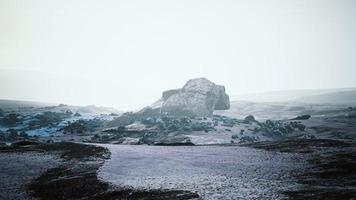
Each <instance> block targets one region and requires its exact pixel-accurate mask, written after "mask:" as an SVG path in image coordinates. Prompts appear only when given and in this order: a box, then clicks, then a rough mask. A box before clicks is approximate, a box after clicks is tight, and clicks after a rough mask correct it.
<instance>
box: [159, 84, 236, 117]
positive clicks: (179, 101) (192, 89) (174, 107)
mask: <svg viewBox="0 0 356 200" xmlns="http://www.w3.org/2000/svg"><path fill="white" fill-rule="evenodd" d="M229 108H230V100H229V96H228V95H227V94H226V93H225V87H224V86H222V85H216V84H214V83H213V82H211V81H209V80H208V79H206V78H197V79H192V80H189V81H188V82H187V83H186V84H185V85H184V87H183V88H181V89H174V90H168V91H165V92H163V94H162V98H161V108H160V110H161V113H168V114H170V115H174V116H192V117H210V116H212V115H213V111H214V110H226V109H229Z"/></svg>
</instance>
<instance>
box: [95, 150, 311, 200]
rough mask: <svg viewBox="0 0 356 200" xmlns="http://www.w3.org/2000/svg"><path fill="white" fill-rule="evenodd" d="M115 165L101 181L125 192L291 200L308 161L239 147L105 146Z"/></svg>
mask: <svg viewBox="0 0 356 200" xmlns="http://www.w3.org/2000/svg"><path fill="white" fill-rule="evenodd" d="M101 146H104V147H106V148H108V149H109V150H110V151H111V159H110V160H108V161H107V162H105V164H104V165H103V166H102V167H101V168H100V170H99V174H98V176H99V178H100V179H101V180H105V181H108V182H109V183H112V184H114V185H116V186H119V187H129V188H130V187H132V188H136V189H170V190H186V191H191V192H195V193H197V194H199V196H200V197H201V198H202V199H225V200H227V199H285V198H286V197H287V195H286V194H285V193H284V192H286V191H297V190H298V189H299V188H300V187H301V185H300V184H299V183H298V182H297V179H296V178H295V177H293V176H292V175H291V173H292V172H293V171H294V170H297V169H301V168H305V167H306V166H307V165H308V164H307V162H306V158H305V156H306V155H301V154H296V153H280V152H273V151H265V150H258V149H254V148H249V147H238V146H124V145H101Z"/></svg>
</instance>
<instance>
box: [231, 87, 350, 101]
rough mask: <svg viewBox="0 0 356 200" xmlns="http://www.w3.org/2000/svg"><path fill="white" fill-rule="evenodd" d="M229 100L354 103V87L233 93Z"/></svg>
mask: <svg viewBox="0 0 356 200" xmlns="http://www.w3.org/2000/svg"><path fill="white" fill-rule="evenodd" d="M231 100H232V101H250V102H301V103H312V104H351V105H354V104H355V103H356V88H339V89H320V90H318V89H315V90H288V91H273V92H264V93H253V94H243V95H233V96H232V97H231Z"/></svg>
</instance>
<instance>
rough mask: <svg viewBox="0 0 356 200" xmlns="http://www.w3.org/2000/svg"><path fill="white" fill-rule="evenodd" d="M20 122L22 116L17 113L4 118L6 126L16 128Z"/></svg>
mask: <svg viewBox="0 0 356 200" xmlns="http://www.w3.org/2000/svg"><path fill="white" fill-rule="evenodd" d="M19 122H21V119H20V115H19V114H17V113H10V114H8V115H5V117H3V118H2V123H3V124H4V125H5V126H15V125H16V124H18V123H19Z"/></svg>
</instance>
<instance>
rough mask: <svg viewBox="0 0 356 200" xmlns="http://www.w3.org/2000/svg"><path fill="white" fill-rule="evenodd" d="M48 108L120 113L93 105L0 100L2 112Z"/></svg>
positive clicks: (89, 112)
mask: <svg viewBox="0 0 356 200" xmlns="http://www.w3.org/2000/svg"><path fill="white" fill-rule="evenodd" d="M41 107H48V108H51V109H52V110H53V111H55V110H56V109H55V108H58V109H68V110H72V111H74V112H79V113H86V114H110V113H116V114H120V113H122V112H121V111H118V110H117V109H115V108H111V107H101V106H95V105H88V106H72V105H66V104H59V105H58V104H54V103H43V102H35V101H21V100H9V99H0V109H2V110H4V111H8V110H11V111H13V110H19V109H21V108H41Z"/></svg>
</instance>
